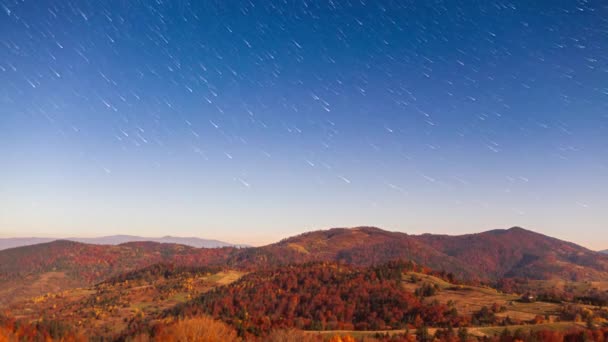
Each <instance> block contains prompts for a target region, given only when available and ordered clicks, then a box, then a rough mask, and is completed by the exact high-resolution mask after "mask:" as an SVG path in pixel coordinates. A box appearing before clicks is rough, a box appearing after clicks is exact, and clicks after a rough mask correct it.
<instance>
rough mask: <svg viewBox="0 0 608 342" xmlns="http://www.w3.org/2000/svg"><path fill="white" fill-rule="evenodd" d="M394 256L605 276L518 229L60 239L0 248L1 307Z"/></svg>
mask: <svg viewBox="0 0 608 342" xmlns="http://www.w3.org/2000/svg"><path fill="white" fill-rule="evenodd" d="M397 260H405V261H411V262H413V263H414V264H416V265H419V266H420V267H425V268H427V269H430V270H434V271H437V272H442V273H443V274H446V275H450V277H453V278H456V279H461V280H466V281H468V282H477V283H491V284H495V283H497V282H500V281H502V280H505V279H513V280H516V279H529V280H551V279H559V280H565V281H608V255H606V254H602V253H599V252H595V251H591V250H589V249H587V248H584V247H581V246H578V245H576V244H574V243H570V242H567V241H562V240H559V239H556V238H552V237H549V236H546V235H543V234H540V233H535V232H532V231H529V230H525V229H523V228H511V229H503V230H490V231H486V232H482V233H476V234H465V235H432V234H422V235H409V234H406V233H403V232H391V231H387V230H382V229H380V228H377V227H354V228H332V229H327V230H317V231H311V232H306V233H302V234H299V235H296V236H292V237H289V238H285V239H282V240H281V241H279V242H276V243H273V244H269V245H266V246H261V247H249V248H234V247H223V248H195V247H190V246H185V245H181V244H171V243H158V242H150V241H138V242H135V241H132V242H126V243H123V244H119V245H95V244H86V243H80V242H74V241H67V240H59V241H53V242H48V243H44V244H38V245H30V246H24V247H18V248H12V249H7V250H3V251H0V305H1V304H2V303H3V302H5V303H6V302H10V301H13V297H17V296H18V294H20V293H22V294H23V295H22V296H21V297H23V296H25V295H28V296H30V297H32V296H35V295H40V294H42V293H45V292H48V289H49V288H52V289H55V290H61V289H66V288H74V287H81V286H87V285H92V284H95V283H97V282H100V281H104V280H106V279H108V278H110V277H112V276H117V275H119V274H121V273H125V272H130V271H134V270H137V269H140V268H143V267H147V266H150V265H152V264H155V263H160V262H162V263H171V264H175V265H177V266H216V267H223V268H226V269H234V270H239V271H242V272H250V271H256V270H264V269H270V268H274V267H277V266H285V265H290V264H303V263H308V262H336V263H339V264H350V265H354V266H363V267H367V266H374V265H379V264H382V263H386V262H391V261H397ZM2 288H4V290H1V289H2Z"/></svg>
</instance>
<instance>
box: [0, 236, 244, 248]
mask: <svg viewBox="0 0 608 342" xmlns="http://www.w3.org/2000/svg"><path fill="white" fill-rule="evenodd" d="M56 240H68V241H75V242H82V243H89V244H94V245H119V244H121V243H127V242H137V241H150V242H158V243H175V244H180V245H186V246H191V247H196V248H218V247H248V246H246V245H237V244H232V243H228V242H223V241H218V240H209V239H201V238H197V237H177V236H163V237H159V238H156V237H143V236H133V235H110V236H101V237H94V238H65V239H56V238H37V237H30V238H3V239H0V250H4V249H9V248H16V247H23V246H30V245H36V244H39V243H46V242H52V241H56Z"/></svg>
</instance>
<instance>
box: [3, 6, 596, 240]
mask: <svg viewBox="0 0 608 342" xmlns="http://www.w3.org/2000/svg"><path fill="white" fill-rule="evenodd" d="M0 5H1V6H0V7H1V8H0V9H1V11H0V43H2V46H3V48H2V49H0V75H1V76H0V77H1V79H2V81H1V82H0V133H1V134H0V158H2V159H1V162H0V165H2V167H1V168H0V235H1V236H24V235H37V236H76V235H78V236H99V235H107V234H115V233H116V234H117V233H120V234H139V235H148V236H160V235H168V234H170V235H180V236H201V237H210V238H218V239H224V240H230V241H235V242H243V243H252V244H261V243H268V242H272V241H275V240H279V239H281V238H283V237H285V236H288V235H291V234H295V233H299V232H302V231H305V230H310V229H321V228H328V227H333V226H356V225H375V226H380V227H383V228H387V229H391V230H400V231H404V232H408V233H422V232H434V233H446V234H460V233H468V232H476V231H481V230H487V229H494V228H507V227H510V226H515V225H519V226H524V227H526V228H529V229H532V230H536V231H539V232H542V233H545V234H549V235H552V236H556V237H559V238H563V239H568V240H572V241H574V242H577V243H580V244H583V245H585V246H588V247H591V248H598V249H599V248H608V237H606V234H604V233H603V232H604V229H605V226H606V223H607V221H608V216H607V214H606V212H605V208H607V207H608V200H607V197H606V190H607V189H608V154H607V153H606V152H605V151H606V148H607V147H608V134H607V133H608V128H607V124H608V114H607V113H608V111H607V109H608V83H607V82H606V80H608V63H607V62H608V44H607V43H608V35H607V34H606V32H608V21H607V19H606V18H608V7H607V5H606V4H604V3H602V2H601V1H581V2H575V1H551V2H549V1H546V2H539V3H537V4H532V5H531V4H529V3H527V2H524V1H480V2H462V3H460V4H458V3H457V2H454V1H436V2H433V3H430V2H392V1H374V2H346V1H344V2H342V1H339V2H329V3H325V4H319V3H309V2H279V1H276V2H275V1H273V2H267V1H263V2H256V3H255V4H252V3H250V2H231V4H229V5H226V4H220V3H211V2H187V1H170V2H163V1H158V2H151V1H150V2H148V1H137V2H124V1H107V2H102V3H99V2H89V1H62V2H59V3H57V2H52V1H39V2H21V1H6V0H3V1H2V2H0Z"/></svg>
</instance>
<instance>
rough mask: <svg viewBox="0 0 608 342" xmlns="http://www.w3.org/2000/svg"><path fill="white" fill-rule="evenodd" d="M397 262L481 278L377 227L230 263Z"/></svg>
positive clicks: (245, 254) (252, 252)
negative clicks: (406, 261)
mask: <svg viewBox="0 0 608 342" xmlns="http://www.w3.org/2000/svg"><path fill="white" fill-rule="evenodd" d="M397 259H400V260H411V261H414V262H416V263H418V264H420V265H425V266H428V267H430V268H432V269H436V270H446V271H449V272H452V273H455V274H457V275H459V276H461V277H466V278H476V279H477V278H478V277H477V275H476V274H475V273H474V272H473V271H472V270H471V269H470V268H469V267H468V265H466V264H464V263H462V262H461V261H460V260H458V259H456V258H454V257H451V256H448V255H445V254H444V253H442V252H440V251H437V250H436V249H434V248H433V247H430V246H428V245H426V244H425V243H423V242H420V241H418V240H417V239H416V237H415V236H413V235H408V234H405V233H401V232H389V231H386V230H382V229H379V228H375V227H356V228H333V229H329V230H319V231H313V232H308V233H304V234H301V235H297V236H294V237H291V238H287V239H284V240H281V241H280V242H278V243H274V244H271V245H267V246H263V247H258V248H248V249H244V250H242V251H239V253H235V254H233V255H232V257H231V258H230V261H229V263H230V264H231V265H238V266H240V267H250V268H253V269H257V268H259V267H263V266H278V265H286V264H292V263H303V262H310V261H340V262H344V263H348V264H353V265H357V266H370V265H375V264H380V263H384V262H387V261H391V260H397Z"/></svg>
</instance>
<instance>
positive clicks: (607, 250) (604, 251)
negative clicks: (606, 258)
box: [600, 249, 608, 254]
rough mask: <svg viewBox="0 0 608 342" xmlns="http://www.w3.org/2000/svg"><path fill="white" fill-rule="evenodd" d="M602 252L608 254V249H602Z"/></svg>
mask: <svg viewBox="0 0 608 342" xmlns="http://www.w3.org/2000/svg"><path fill="white" fill-rule="evenodd" d="M600 253H604V254H608V249H605V250H603V251H600Z"/></svg>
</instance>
